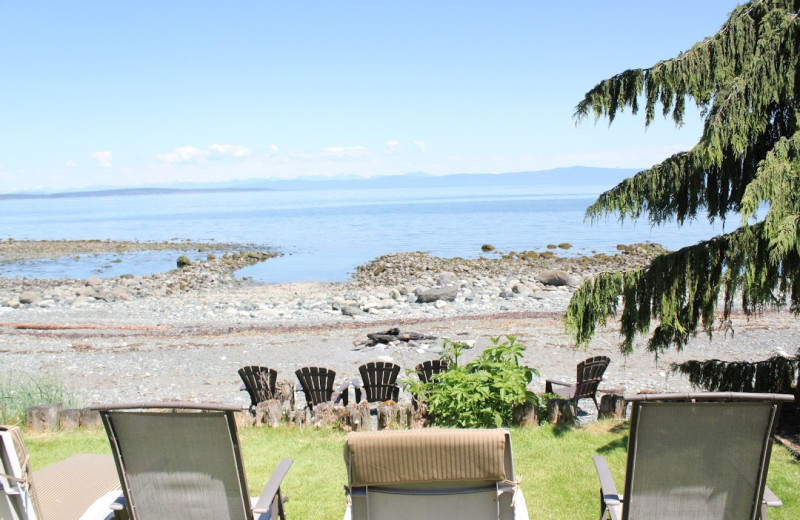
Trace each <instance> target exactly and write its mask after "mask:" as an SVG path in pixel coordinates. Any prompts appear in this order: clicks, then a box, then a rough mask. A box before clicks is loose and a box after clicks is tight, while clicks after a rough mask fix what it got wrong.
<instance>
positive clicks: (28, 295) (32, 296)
mask: <svg viewBox="0 0 800 520" xmlns="http://www.w3.org/2000/svg"><path fill="white" fill-rule="evenodd" d="M40 301H42V297H41V296H39V295H38V294H36V293H35V292H33V291H25V292H23V293H22V294H20V295H19V303H23V304H37V303H39V302H40Z"/></svg>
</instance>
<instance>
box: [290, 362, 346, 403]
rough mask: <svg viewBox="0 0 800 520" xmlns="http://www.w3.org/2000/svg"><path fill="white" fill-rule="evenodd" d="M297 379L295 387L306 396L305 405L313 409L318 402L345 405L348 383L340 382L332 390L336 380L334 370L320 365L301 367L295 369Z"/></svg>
mask: <svg viewBox="0 0 800 520" xmlns="http://www.w3.org/2000/svg"><path fill="white" fill-rule="evenodd" d="M295 375H296V376H297V380H298V381H299V383H298V386H299V388H297V389H298V390H302V392H303V395H304V396H305V398H306V405H307V406H308V407H309V408H310V409H312V410H313V409H314V407H315V406H317V405H318V404H320V403H329V402H332V403H339V402H341V403H342V404H343V405H344V406H347V402H348V400H349V399H348V395H347V389H348V388H349V386H350V383H347V382H345V383H342V385H340V386H339V388H338V389H336V391H335V392H334V390H333V384H334V382H335V380H336V372H334V371H333V370H329V369H327V368H322V367H303V368H300V369H298V370H296V371H295Z"/></svg>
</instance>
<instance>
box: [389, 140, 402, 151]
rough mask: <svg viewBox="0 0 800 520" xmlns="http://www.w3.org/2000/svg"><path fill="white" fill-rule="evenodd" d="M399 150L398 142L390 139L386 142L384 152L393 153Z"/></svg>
mask: <svg viewBox="0 0 800 520" xmlns="http://www.w3.org/2000/svg"><path fill="white" fill-rule="evenodd" d="M398 151H400V143H399V142H397V141H395V140H394V139H392V140H391V141H387V142H386V153H395V152H398Z"/></svg>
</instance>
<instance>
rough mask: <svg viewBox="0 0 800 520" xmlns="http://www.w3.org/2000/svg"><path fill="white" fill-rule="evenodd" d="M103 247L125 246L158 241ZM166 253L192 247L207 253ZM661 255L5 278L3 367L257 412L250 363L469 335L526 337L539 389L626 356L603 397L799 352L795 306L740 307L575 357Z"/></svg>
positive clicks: (290, 364)
mask: <svg viewBox="0 0 800 520" xmlns="http://www.w3.org/2000/svg"><path fill="white" fill-rule="evenodd" d="M95 244H103V245H102V246H101V247H104V248H108V247H114V248H116V250H118V251H125V250H126V248H128V247H130V248H132V249H133V248H136V247H146V245H144V246H143V245H141V244H140V243H111V244H109V242H107V241H106V242H95ZM137 244H138V245H137ZM219 246H220V245H219V244H216V245H215V250H219ZM226 246H227V245H226ZM158 247H164V248H169V247H172V248H175V249H176V251H180V249H181V248H186V247H194V248H196V247H197V244H185V243H182V244H172V245H167V246H165V245H163V244H162V245H159V246H158ZM132 249H131V250H132ZM12 250H13V255H12V253H11V251H12ZM87 250H88V251H91V250H92V245H91V243H87V242H79V243H76V242H58V241H55V242H47V243H42V242H37V241H31V242H25V241H0V257H2V258H3V261H10V260H19V259H25V258H35V257H42V256H45V255H49V256H50V257H55V256H58V255H80V254H88V252H87ZM659 250H660V248H658V247H657V246H652V245H634V246H628V247H620V250H619V253H618V254H616V255H596V256H591V257H581V256H579V257H566V256H560V255H559V253H557V252H550V251H548V252H545V253H532V252H521V253H506V254H499V253H498V254H495V255H491V256H488V257H486V256H484V257H481V258H477V259H460V258H457V259H442V258H435V257H431V256H428V255H426V254H424V253H399V254H394V255H388V256H385V257H381V258H377V259H375V260H373V261H372V262H369V263H368V264H365V265H362V266H360V267H359V268H357V269H356V271H355V272H354V273H353V276H352V279H351V280H350V281H347V282H341V283H294V284H264V283H256V282H252V281H249V280H247V279H239V278H237V277H236V276H235V272H236V270H238V269H239V268H241V267H243V266H246V265H251V264H252V263H254V262H262V261H267V262H268V261H269V259H270V258H271V257H272V256H274V253H272V252H268V251H246V250H245V251H242V250H235V249H233V248H232V247H231V248H230V250H228V251H225V252H223V253H218V254H209V256H208V259H207V260H204V261H201V262H195V263H192V264H190V265H186V266H184V267H182V268H180V269H174V270H171V271H168V272H165V273H157V274H154V275H148V276H120V277H115V278H99V277H90V278H87V279H66V278H62V279H33V278H0V359H2V369H0V370H1V371H2V373H3V377H9V378H13V377H34V378H35V377H48V378H53V379H57V380H59V381H61V382H62V383H63V384H64V385H65V386H66V387H68V388H70V389H72V391H74V392H75V394H76V395H77V396H78V397H79V398H80V401H81V405H84V406H86V405H91V404H100V403H110V402H121V401H159V400H165V399H180V400H188V401H196V402H220V403H229V404H241V405H243V406H245V405H247V404H248V403H249V400H248V398H247V395H246V394H245V393H244V392H241V391H240V385H241V382H240V380H239V378H238V375H237V373H236V372H237V370H238V369H239V368H240V367H242V366H244V365H267V366H270V367H272V368H275V369H277V371H278V378H279V379H286V380H289V381H291V382H292V383H294V382H295V381H296V379H295V376H294V371H295V370H297V369H298V368H300V367H303V366H311V365H315V366H324V367H327V368H331V369H333V370H335V371H336V372H337V378H338V379H340V380H341V381H349V380H351V379H353V378H355V377H357V375H358V366H359V365H361V364H363V363H366V362H368V361H375V360H384V361H393V362H395V363H397V364H399V365H401V366H403V367H405V368H407V369H412V368H413V367H414V366H415V365H416V364H417V363H419V362H421V361H424V360H426V359H433V358H436V357H438V356H439V354H440V351H441V347H442V339H443V338H449V339H451V340H457V341H463V342H466V343H467V344H468V345H469V346H470V347H471V348H469V349H468V350H466V353H465V357H466V359H467V360H469V359H471V358H472V357H475V356H477V355H478V354H479V353H480V351H481V350H482V349H483V348H485V347H486V346H487V345H489V344H490V338H491V337H494V336H502V335H513V336H516V338H517V340H518V341H519V342H521V343H522V344H523V345H525V347H526V351H525V355H524V360H523V361H524V363H526V364H527V365H529V366H532V367H534V368H536V369H537V370H538V371H539V372H540V377H538V378H536V379H535V380H534V381H533V383H532V389H533V390H534V391H536V392H542V391H544V381H545V379H561V380H572V379H573V378H574V371H575V365H576V363H578V362H579V361H581V360H583V359H585V358H586V357H589V356H595V355H608V356H610V357H611V359H612V361H611V364H610V366H609V368H608V370H607V371H606V374H605V380H604V382H603V384H602V385H601V390H602V389H607V390H623V391H626V392H638V391H642V390H653V391H688V390H690V389H691V386H690V385H689V383H688V381H687V380H686V379H685V378H684V377H683V376H680V375H678V374H675V373H672V372H671V370H670V364H671V363H674V362H681V361H685V360H690V359H699V360H705V359H722V360H727V361H744V360H749V361H754V360H760V359H766V358H769V357H772V356H775V355H794V354H795V353H796V352H797V345H798V340H799V339H800V321H798V320H797V319H796V318H795V317H794V316H793V315H791V314H790V313H788V312H782V311H770V312H764V313H762V314H760V315H757V316H749V317H748V316H745V315H744V314H742V313H735V314H734V316H733V318H732V320H731V322H730V326H729V327H727V326H726V328H725V330H719V331H717V332H716V333H715V334H714V335H713V340H709V338H708V336H707V335H705V334H698V335H697V336H696V337H695V338H693V339H692V341H691V342H690V344H689V345H688V346H687V347H686V348H685V349H683V350H682V351H676V350H674V349H673V350H670V351H666V352H663V353H661V354H660V355H659V356H658V357H655V356H654V355H653V354H652V353H648V352H646V350H645V348H644V344H645V342H646V338H641V339H640V341H639V344H638V345H637V348H636V350H635V352H634V353H633V354H631V355H629V356H627V357H626V356H623V355H622V354H620V352H619V342H620V338H619V328H618V326H617V324H616V323H614V322H611V323H610V324H609V325H608V326H607V327H605V328H603V329H601V330H600V332H599V333H598V334H597V335H596V337H595V338H594V339H593V340H592V342H591V344H590V345H589V347H588V348H587V349H576V348H575V347H574V343H573V341H572V340H571V338H570V337H568V336H567V335H566V334H565V332H564V328H563V325H562V321H561V318H562V316H563V313H564V311H565V309H566V306H567V304H568V302H569V299H570V296H571V294H572V292H573V291H574V290H575V289H576V287H577V286H578V285H579V284H580V282H581V281H582V280H583V279H584V278H585V277H587V276H591V275H593V274H595V273H597V272H601V271H604V270H610V269H619V268H626V267H633V266H636V265H641V264H642V263H644V262H646V261H647V260H648V259H649V258H651V257H652V256H653V255H654V254H657V253H658V251H659ZM14 255H16V256H14ZM391 328H399V329H400V330H401V331H403V332H415V333H419V334H422V335H425V336H430V337H434V338H436V339H430V340H420V341H410V342H404V341H398V342H392V343H388V344H383V343H379V344H377V345H371V344H370V343H369V342H368V341H367V334H369V333H375V332H381V331H386V330H388V329H391ZM585 405H586V403H583V404H582V406H583V407H585ZM589 407H590V408H592V409H593V406H591V403H589Z"/></svg>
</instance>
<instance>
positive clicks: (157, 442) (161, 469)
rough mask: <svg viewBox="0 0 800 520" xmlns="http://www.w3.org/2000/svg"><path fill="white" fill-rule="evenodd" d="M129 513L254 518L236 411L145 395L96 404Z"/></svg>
mask: <svg viewBox="0 0 800 520" xmlns="http://www.w3.org/2000/svg"><path fill="white" fill-rule="evenodd" d="M99 410H100V415H101V417H102V419H103V425H104V426H105V428H106V432H107V433H108V438H109V441H110V443H111V449H112V451H113V452H114V459H115V462H116V464H117V470H118V472H119V478H120V482H121V483H122V487H123V492H124V494H125V499H126V502H127V505H128V507H127V509H128V511H129V513H130V515H131V520H137V519H138V520H161V519H163V520H168V519H174V518H193V519H208V520H212V519H237V520H252V519H253V513H252V511H251V509H250V507H251V503H250V494H249V492H248V489H247V482H246V479H245V474H244V467H243V464H242V456H241V452H240V445H239V437H238V433H237V430H236V421H235V419H234V412H235V411H241V408H240V407H234V406H216V405H212V406H211V407H209V406H208V405H197V404H192V403H148V404H133V405H114V406H112V407H106V408H99Z"/></svg>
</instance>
